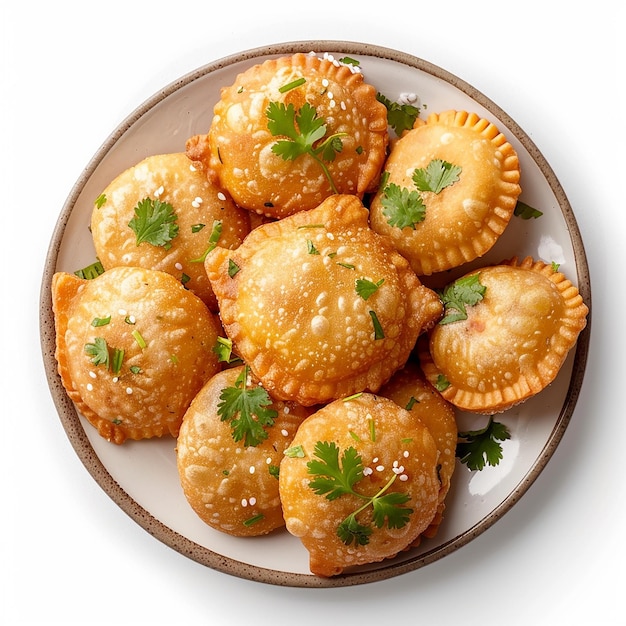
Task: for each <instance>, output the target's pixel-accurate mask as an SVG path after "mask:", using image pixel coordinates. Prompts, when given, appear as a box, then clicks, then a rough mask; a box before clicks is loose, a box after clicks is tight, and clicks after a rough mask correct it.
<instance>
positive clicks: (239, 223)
mask: <svg viewBox="0 0 626 626" xmlns="http://www.w3.org/2000/svg"><path fill="white" fill-rule="evenodd" d="M249 231H250V218H249V214H248V212H247V211H245V210H243V209H241V208H239V207H237V206H235V204H234V202H233V201H232V199H231V198H230V197H229V196H228V195H227V194H226V193H224V192H223V191H222V190H221V189H220V188H219V187H217V186H216V185H214V184H212V183H211V182H209V181H208V180H207V178H206V176H205V175H204V173H203V172H201V171H198V170H197V169H196V168H195V167H194V166H193V164H192V163H191V161H190V160H189V159H188V158H187V156H186V155H185V154H184V153H172V154H158V155H154V156H149V157H147V158H145V159H143V160H142V161H140V162H139V163H137V164H136V165H134V166H133V167H130V168H128V169H127V170H125V171H124V172H122V173H121V174H120V175H119V176H117V177H116V178H115V179H114V180H113V181H111V183H109V185H108V186H107V187H106V188H105V189H104V191H103V192H102V194H101V195H100V196H99V198H98V199H97V201H96V203H95V205H94V208H93V211H92V217H91V233H92V237H93V242H94V246H95V249H96V255H97V256H98V258H99V259H100V262H101V263H102V266H103V267H104V268H105V270H106V269H110V268H111V267H116V266H119V265H125V266H136V267H145V268H147V269H154V270H161V271H165V272H168V273H170V274H172V276H174V277H176V278H177V279H178V280H180V281H181V282H182V283H183V284H184V285H185V287H186V288H187V289H189V290H190V291H192V292H193V293H195V294H196V295H197V296H198V297H200V298H201V299H202V300H203V301H204V302H205V304H206V305H207V306H209V307H210V308H211V309H212V310H216V308H217V303H216V300H215V296H214V294H213V292H212V290H211V285H210V283H209V280H208V278H207V276H206V272H205V271H204V265H203V260H204V259H203V256H204V254H205V252H206V250H207V249H208V248H209V246H210V245H212V243H214V241H215V240H219V243H220V245H221V246H222V247H224V248H235V247H237V246H238V245H239V244H240V243H241V242H242V240H243V238H244V237H245V236H246V235H247V234H248V232H249ZM218 237H219V239H218Z"/></svg>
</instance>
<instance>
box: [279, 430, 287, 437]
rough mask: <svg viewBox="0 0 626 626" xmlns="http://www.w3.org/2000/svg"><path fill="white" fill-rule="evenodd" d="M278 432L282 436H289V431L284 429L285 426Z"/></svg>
mask: <svg viewBox="0 0 626 626" xmlns="http://www.w3.org/2000/svg"><path fill="white" fill-rule="evenodd" d="M280 434H281V435H282V436H283V437H288V436H289V433H288V432H287V429H286V428H283V429H282V430H281V431H280Z"/></svg>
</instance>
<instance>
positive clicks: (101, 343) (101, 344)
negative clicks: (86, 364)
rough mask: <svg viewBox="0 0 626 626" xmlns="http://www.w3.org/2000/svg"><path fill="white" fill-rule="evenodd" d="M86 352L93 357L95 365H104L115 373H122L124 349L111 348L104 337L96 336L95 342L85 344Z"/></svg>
mask: <svg viewBox="0 0 626 626" xmlns="http://www.w3.org/2000/svg"><path fill="white" fill-rule="evenodd" d="M85 352H86V353H87V354H88V355H89V356H90V357H91V362H92V363H93V364H94V365H96V366H97V365H104V367H105V368H106V369H110V370H111V371H112V372H113V373H114V374H115V375H117V374H119V373H120V370H121V369H122V363H123V361H124V350H120V349H119V348H109V346H108V344H107V342H106V339H104V338H103V337H96V338H95V339H94V341H93V343H87V344H85Z"/></svg>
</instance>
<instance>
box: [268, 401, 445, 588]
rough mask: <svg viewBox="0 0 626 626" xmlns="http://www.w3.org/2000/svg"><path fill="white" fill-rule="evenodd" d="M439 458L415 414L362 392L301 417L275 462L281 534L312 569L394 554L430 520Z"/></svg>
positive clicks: (324, 570) (319, 571) (330, 571)
mask: <svg viewBox="0 0 626 626" xmlns="http://www.w3.org/2000/svg"><path fill="white" fill-rule="evenodd" d="M438 457H439V453H438V451H437V445H436V443H435V441H434V439H433V437H432V435H431V434H430V432H429V430H428V429H427V428H426V426H424V424H423V423H422V422H421V421H420V420H419V419H418V418H417V416H416V415H415V413H412V412H411V411H407V410H406V409H403V408H402V407H400V406H399V405H398V404H396V403H395V402H393V401H392V400H389V399H388V398H383V397H382V396H375V395H373V394H369V393H363V394H360V395H358V396H357V397H353V398H350V399H345V400H335V401H334V402H331V403H330V404H328V405H326V406H324V407H323V408H321V409H319V410H318V411H317V412H315V413H314V414H313V415H311V416H310V417H308V418H307V419H306V420H305V421H304V422H303V423H302V424H301V425H300V427H299V428H298V432H297V433H296V436H295V438H294V440H293V442H292V446H291V448H290V449H289V450H288V451H287V453H286V455H285V457H284V458H283V460H282V462H281V464H280V477H279V489H280V497H281V501H282V505H283V511H284V516H285V523H286V527H287V530H288V531H289V532H290V533H291V534H293V535H294V536H296V537H298V538H299V539H300V541H302V544H303V545H304V547H305V548H306V549H307V550H308V552H309V566H310V569H311V572H312V573H314V574H316V575H318V576H327V577H328V576H335V575H337V574H340V573H342V572H343V571H344V570H346V569H348V568H351V567H354V566H358V565H365V564H368V563H375V562H379V561H382V560H384V559H387V558H391V557H394V556H396V555H397V554H398V553H399V552H401V551H403V550H405V549H407V548H408V547H409V546H411V544H412V543H413V542H414V541H415V540H416V539H417V537H419V535H420V533H422V532H423V531H424V530H425V529H426V528H427V527H428V525H429V524H430V523H431V521H432V519H433V517H434V515H435V514H436V512H437V506H438V500H439V492H440V489H441V486H440V482H439V476H438V471H437V465H438Z"/></svg>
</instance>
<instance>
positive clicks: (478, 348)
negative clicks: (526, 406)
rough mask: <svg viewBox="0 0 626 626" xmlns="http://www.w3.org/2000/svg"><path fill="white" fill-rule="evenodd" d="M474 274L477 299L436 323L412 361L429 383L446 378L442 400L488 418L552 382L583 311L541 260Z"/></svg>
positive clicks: (567, 287) (568, 284) (579, 300)
mask: <svg viewBox="0 0 626 626" xmlns="http://www.w3.org/2000/svg"><path fill="white" fill-rule="evenodd" d="M476 272H477V273H478V275H479V280H480V283H481V284H482V285H484V286H486V291H485V294H484V297H483V299H482V300H481V301H480V302H478V303H477V304H475V305H473V306H468V307H467V319H465V320H461V321H457V322H454V323H450V324H446V325H437V326H435V327H434V328H433V330H432V333H431V335H430V338H429V340H428V341H427V340H424V342H423V343H422V342H420V346H419V347H420V352H419V356H420V362H421V365H422V368H423V370H424V373H425V374H426V376H427V378H428V379H429V381H430V382H431V383H432V384H439V385H441V383H440V381H441V380H445V381H446V384H447V385H448V386H447V387H446V388H445V389H442V392H441V393H442V395H443V396H444V397H445V398H446V399H447V400H448V401H450V402H452V403H453V404H454V405H456V406H458V407H459V408H462V409H465V410H468V411H474V412H478V413H486V414H491V413H494V412H501V411H504V410H506V409H508V408H510V407H511V406H514V405H515V404H518V403H519V402H521V401H523V400H526V399H528V398H530V397H531V396H533V395H535V394H537V393H538V392H539V391H541V390H542V389H544V388H545V387H546V386H547V385H549V384H550V383H551V382H552V381H553V380H554V378H555V377H556V375H557V374H558V372H559V370H560V369H561V367H562V365H563V362H564V361H565V358H566V357H567V354H568V352H569V350H570V349H571V348H572V347H573V346H574V344H575V343H576V340H577V338H578V335H579V334H580V332H581V331H582V330H583V328H584V327H585V326H586V324H587V313H588V308H587V306H586V305H585V304H584V303H583V301H582V298H581V296H580V294H579V292H578V289H577V288H576V287H575V286H574V285H573V284H572V283H571V282H570V281H569V280H568V279H567V278H566V277H565V276H564V274H563V273H561V272H558V271H555V270H554V269H553V268H552V266H551V265H550V264H547V263H545V262H543V261H535V260H533V259H532V258H530V257H527V258H526V259H524V260H523V261H522V262H521V263H519V264H518V263H517V261H516V260H513V261H512V262H511V263H504V264H502V265H497V266H492V267H486V268H483V269H480V270H476ZM476 272H473V273H476ZM440 377H443V378H440Z"/></svg>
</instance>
